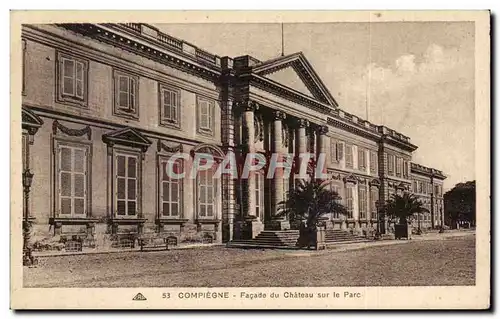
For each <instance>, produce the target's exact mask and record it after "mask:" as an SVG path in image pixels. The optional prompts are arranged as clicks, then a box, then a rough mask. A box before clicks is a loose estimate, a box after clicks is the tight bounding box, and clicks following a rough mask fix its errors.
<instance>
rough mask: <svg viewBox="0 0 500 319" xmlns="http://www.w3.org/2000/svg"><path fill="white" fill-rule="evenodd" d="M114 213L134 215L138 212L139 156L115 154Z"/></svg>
mask: <svg viewBox="0 0 500 319" xmlns="http://www.w3.org/2000/svg"><path fill="white" fill-rule="evenodd" d="M115 161H116V162H115V165H116V176H115V182H116V215H117V216H136V215H137V213H138V190H139V176H138V171H139V170H138V163H139V157H138V156H137V155H132V154H116V157H115Z"/></svg>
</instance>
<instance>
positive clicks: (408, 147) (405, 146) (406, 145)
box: [380, 134, 418, 152]
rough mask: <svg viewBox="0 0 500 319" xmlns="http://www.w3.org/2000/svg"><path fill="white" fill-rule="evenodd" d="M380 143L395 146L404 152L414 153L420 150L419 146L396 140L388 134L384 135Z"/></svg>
mask: <svg viewBox="0 0 500 319" xmlns="http://www.w3.org/2000/svg"><path fill="white" fill-rule="evenodd" d="M380 141H381V142H382V143H388V144H391V145H394V146H396V147H398V148H401V149H403V150H406V151H410V152H413V151H415V150H416V149H417V148H418V146H416V145H414V144H411V143H407V142H403V141H400V140H397V139H395V138H393V137H391V136H390V135H387V134H382V137H381V139H380Z"/></svg>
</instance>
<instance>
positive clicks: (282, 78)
mask: <svg viewBox="0 0 500 319" xmlns="http://www.w3.org/2000/svg"><path fill="white" fill-rule="evenodd" d="M264 77H265V78H268V79H271V80H273V81H275V82H278V83H280V84H283V85H285V86H287V87H289V88H291V89H294V90H296V91H299V92H300V93H302V94H305V95H307V96H309V97H313V98H314V95H313V94H312V93H311V91H310V90H309V89H308V88H307V86H306V85H305V84H304V82H303V81H302V79H301V78H300V77H299V75H298V74H297V72H296V71H295V70H294V69H293V67H287V68H284V69H281V70H279V71H276V72H275V73H269V74H267V75H265V76H264Z"/></svg>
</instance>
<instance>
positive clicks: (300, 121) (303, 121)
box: [297, 119, 309, 128]
mask: <svg viewBox="0 0 500 319" xmlns="http://www.w3.org/2000/svg"><path fill="white" fill-rule="evenodd" d="M297 125H298V126H299V127H300V128H307V127H309V121H308V120H306V119H298V120H297Z"/></svg>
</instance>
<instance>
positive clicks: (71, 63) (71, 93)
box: [58, 53, 88, 106]
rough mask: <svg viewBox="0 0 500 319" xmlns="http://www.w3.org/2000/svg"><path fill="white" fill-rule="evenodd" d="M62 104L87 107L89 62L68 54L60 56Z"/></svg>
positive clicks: (59, 86) (59, 95)
mask: <svg viewBox="0 0 500 319" xmlns="http://www.w3.org/2000/svg"><path fill="white" fill-rule="evenodd" d="M58 68H59V72H58V75H59V83H58V92H59V94H58V99H59V101H60V102H70V103H76V104H78V105H82V106H86V102H87V101H86V100H87V94H86V93H87V72H88V62H87V61H85V60H83V59H79V58H76V57H73V56H70V55H67V54H62V53H60V54H59V55H58Z"/></svg>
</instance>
